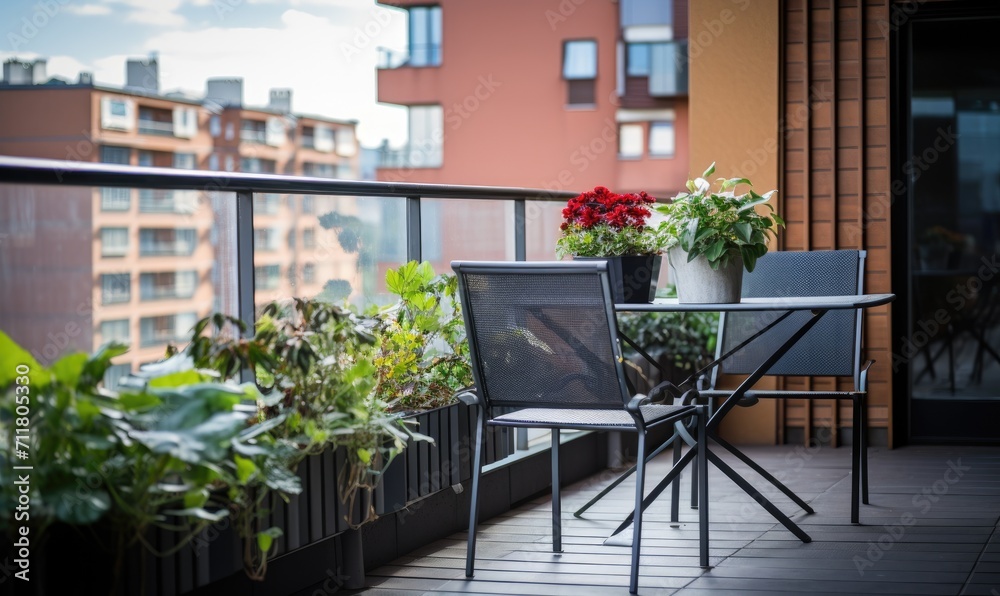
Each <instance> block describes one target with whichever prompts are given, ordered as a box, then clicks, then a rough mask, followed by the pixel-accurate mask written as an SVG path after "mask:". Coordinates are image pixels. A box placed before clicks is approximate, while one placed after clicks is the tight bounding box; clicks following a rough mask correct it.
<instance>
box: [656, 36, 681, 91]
mask: <svg viewBox="0 0 1000 596" xmlns="http://www.w3.org/2000/svg"><path fill="white" fill-rule="evenodd" d="M687 80H688V75H687V43H686V42H685V41H677V42H670V43H654V44H650V46H649V94H650V95H652V96H653V97H663V96H668V97H669V96H672V95H683V94H685V93H687V90H688V84H687Z"/></svg>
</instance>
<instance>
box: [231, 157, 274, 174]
mask: <svg viewBox="0 0 1000 596" xmlns="http://www.w3.org/2000/svg"><path fill="white" fill-rule="evenodd" d="M277 169H278V164H277V162H276V161H274V160H273V159H260V158H259V157H243V158H241V159H240V171H241V172H250V173H252V174H274V173H276V172H277Z"/></svg>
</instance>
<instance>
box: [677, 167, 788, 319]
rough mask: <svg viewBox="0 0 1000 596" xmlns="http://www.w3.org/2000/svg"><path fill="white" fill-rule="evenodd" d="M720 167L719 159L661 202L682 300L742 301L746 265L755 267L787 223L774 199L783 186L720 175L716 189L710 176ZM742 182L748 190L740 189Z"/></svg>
mask: <svg viewBox="0 0 1000 596" xmlns="http://www.w3.org/2000/svg"><path fill="white" fill-rule="evenodd" d="M714 172H715V164H714V163H713V164H712V165H711V166H709V167H708V169H707V170H705V172H704V173H703V174H702V175H701V177H700V178H696V179H694V180H688V182H687V188H688V192H682V193H680V194H678V195H677V196H676V197H674V198H673V200H672V201H671V202H670V203H668V204H666V205H662V206H660V207H658V208H657V211H659V212H660V213H662V214H663V215H665V216H666V219H665V220H664V221H663V222H662V223H661V224H660V226H659V231H660V233H661V234H662V238H663V240H664V245H663V246H664V247H665V248H666V249H668V250H667V259H668V261H669V263H670V268H671V271H672V274H673V279H674V281H675V282H676V284H677V292H678V300H679V301H680V302H700V303H721V302H739V300H740V288H741V286H742V282H743V269H746V270H747V271H753V269H754V266H755V264H756V263H757V259H759V258H760V257H761V256H763V255H764V254H765V253H766V252H767V243H768V240H769V235H773V234H774V229H775V227H777V226H784V225H785V222H784V220H783V219H781V217H780V216H778V214H777V213H774V212H773V211H774V208H773V207H772V206H771V204H770V203H768V200H769V199H770V198H771V197H772V196H773V195H774V193H776V192H777V191H775V190H771V191H768V192H766V193H764V194H763V195H759V194H757V193H756V192H754V190H753V188H750V186H751V184H750V181H749V180H747V179H746V178H728V179H726V178H720V179H719V180H718V181H717V182H719V189H718V190H717V191H713V190H712V185H711V184H710V183H709V182H708V180H707V178H708V176H711V175H712V174H713V173H714ZM740 186H746V187H747V190H746V192H744V193H741V194H737V189H738V188H739V187H740ZM757 207H765V208H767V209H770V210H771V213H761V212H760V211H758V209H757Z"/></svg>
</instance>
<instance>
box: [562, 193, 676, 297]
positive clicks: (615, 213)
mask: <svg viewBox="0 0 1000 596" xmlns="http://www.w3.org/2000/svg"><path fill="white" fill-rule="evenodd" d="M654 202H655V201H654V200H653V198H652V197H650V196H649V195H647V194H646V193H645V192H640V193H627V194H618V193H614V192H611V191H610V190H608V189H607V188H605V187H603V186H598V187H596V188H594V190H592V191H587V192H585V193H582V194H580V195H578V196H576V197H574V198H572V199H570V200H569V202H568V203H567V204H566V208H565V209H563V223H562V225H561V226H560V229H561V230H562V237H560V238H559V240H558V241H557V242H556V254H557V255H558V256H559V257H560V258H562V257H565V256H572V257H573V258H576V259H585V258H599V259H607V260H608V266H609V269H610V271H611V281H612V293H613V295H614V296H613V297H614V300H615V302H631V303H637V302H638V303H641V302H650V301H651V300H652V299H653V296H654V294H655V292H656V280H657V278H658V277H659V274H660V250H661V245H662V242H661V239H660V236H659V233H658V231H657V229H656V228H654V227H652V226H649V225H648V223H647V220H648V218H649V217H650V215H652V212H651V211H650V209H649V206H650V205H652V204H653V203H654Z"/></svg>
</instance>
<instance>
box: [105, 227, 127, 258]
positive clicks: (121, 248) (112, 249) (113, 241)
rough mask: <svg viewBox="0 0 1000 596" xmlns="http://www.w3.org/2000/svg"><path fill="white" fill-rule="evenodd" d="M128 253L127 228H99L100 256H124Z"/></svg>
mask: <svg viewBox="0 0 1000 596" xmlns="http://www.w3.org/2000/svg"><path fill="white" fill-rule="evenodd" d="M126 253H128V228H101V256H102V257H124V256H125V254H126Z"/></svg>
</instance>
